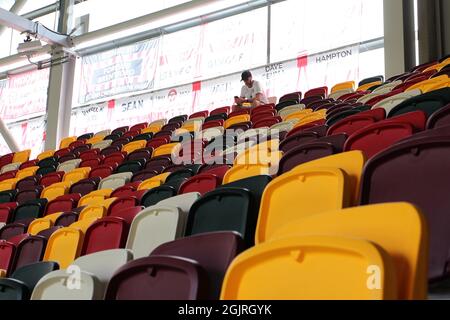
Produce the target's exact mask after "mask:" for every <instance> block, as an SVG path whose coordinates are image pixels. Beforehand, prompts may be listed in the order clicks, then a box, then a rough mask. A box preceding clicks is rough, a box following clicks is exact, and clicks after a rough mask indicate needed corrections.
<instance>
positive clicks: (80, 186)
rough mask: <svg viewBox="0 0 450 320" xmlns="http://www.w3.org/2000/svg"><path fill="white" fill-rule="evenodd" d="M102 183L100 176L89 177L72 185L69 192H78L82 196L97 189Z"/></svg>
mask: <svg viewBox="0 0 450 320" xmlns="http://www.w3.org/2000/svg"><path fill="white" fill-rule="evenodd" d="M99 183H100V178H88V179H83V180H81V181H79V182H77V183H75V184H73V185H72V186H71V187H70V190H69V193H71V194H73V193H78V194H80V195H81V196H82V197H83V196H85V195H87V194H89V193H90V192H92V191H95V190H97V188H98V185H99Z"/></svg>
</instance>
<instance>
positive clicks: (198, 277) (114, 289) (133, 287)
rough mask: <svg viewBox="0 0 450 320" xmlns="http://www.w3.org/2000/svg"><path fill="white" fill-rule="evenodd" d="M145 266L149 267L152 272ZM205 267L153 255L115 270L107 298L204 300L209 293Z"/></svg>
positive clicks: (181, 259)
mask: <svg viewBox="0 0 450 320" xmlns="http://www.w3.org/2000/svg"><path fill="white" fill-rule="evenodd" d="M147 270H152V272H151V274H149V272H147ZM207 283H208V280H207V275H206V273H205V271H204V270H203V269H202V268H201V267H200V265H199V264H198V263H197V262H195V261H192V260H188V259H183V258H178V257H168V256H167V257H166V256H152V257H147V258H142V259H138V260H134V261H132V262H129V263H127V264H126V265H125V266H123V267H121V268H120V269H119V270H117V271H116V273H115V274H114V276H113V277H112V279H111V281H110V282H109V285H108V290H107V292H106V298H105V299H106V300H203V299H206V298H207V296H208V285H207Z"/></svg>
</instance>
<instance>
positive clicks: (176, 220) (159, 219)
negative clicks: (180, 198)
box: [126, 205, 187, 258]
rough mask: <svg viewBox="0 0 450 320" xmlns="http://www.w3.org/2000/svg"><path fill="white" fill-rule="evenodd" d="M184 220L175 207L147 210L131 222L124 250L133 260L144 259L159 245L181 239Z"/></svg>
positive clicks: (184, 217)
mask: <svg viewBox="0 0 450 320" xmlns="http://www.w3.org/2000/svg"><path fill="white" fill-rule="evenodd" d="M186 219H187V217H186V216H185V215H183V213H182V211H181V210H180V209H178V208H176V207H170V206H159V205H157V206H155V207H150V208H147V209H145V210H143V211H142V212H141V213H139V214H138V215H137V216H136V218H135V219H134V220H133V223H132V224H131V228H130V232H129V235H128V240H127V243H126V248H127V249H129V250H132V252H133V253H134V257H135V258H142V257H146V256H148V255H149V254H150V253H151V252H152V251H153V250H154V249H156V248H157V247H158V246H160V245H161V244H163V243H166V242H169V241H173V240H175V239H178V238H181V237H183V236H184V234H185V225H186Z"/></svg>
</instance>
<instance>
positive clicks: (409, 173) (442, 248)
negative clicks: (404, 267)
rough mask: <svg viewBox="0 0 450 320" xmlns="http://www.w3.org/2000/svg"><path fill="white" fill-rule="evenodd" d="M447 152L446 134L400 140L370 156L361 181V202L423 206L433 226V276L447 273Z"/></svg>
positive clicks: (449, 150)
mask: <svg viewBox="0 0 450 320" xmlns="http://www.w3.org/2000/svg"><path fill="white" fill-rule="evenodd" d="M447 154H449V155H450V142H449V140H448V138H446V137H426V138H423V139H417V140H411V141H406V142H403V143H399V144H397V145H396V146H393V147H392V148H390V149H388V150H385V151H384V152H382V153H380V154H379V155H377V156H376V157H374V158H373V159H371V160H369V162H368V163H367V164H366V167H365V169H364V174H363V179H362V184H361V200H360V204H362V205H365V204H377V203H384V202H397V201H406V202H410V203H413V204H415V205H417V206H418V207H419V208H420V209H421V210H422V212H423V214H424V215H425V216H426V218H427V220H428V224H429V228H430V261H429V278H430V279H437V278H441V277H443V276H445V275H446V274H447V267H446V266H447V264H448V252H449V250H450V237H449V235H448V233H447V232H446V230H447V228H448V227H450V219H448V214H447V209H446V208H447V206H448V205H449V204H448V199H449V198H448V197H447V190H449V188H450V185H449V184H448V181H447V179H445V178H444V177H446V175H447V171H448V170H449V169H448V166H447V163H446V161H445V159H447ZM430 186H432V188H431V187H430Z"/></svg>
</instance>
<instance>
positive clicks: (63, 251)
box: [43, 228, 83, 269]
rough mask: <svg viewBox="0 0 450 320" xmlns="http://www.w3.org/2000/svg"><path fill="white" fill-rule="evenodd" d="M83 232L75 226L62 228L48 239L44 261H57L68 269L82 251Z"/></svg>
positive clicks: (62, 267)
mask: <svg viewBox="0 0 450 320" xmlns="http://www.w3.org/2000/svg"><path fill="white" fill-rule="evenodd" d="M82 237H83V233H82V231H81V230H79V229H75V228H62V229H59V230H57V231H56V232H54V233H53V234H52V235H51V237H50V239H49V240H48V244H47V248H46V250H45V254H44V258H43V259H44V261H55V262H57V263H58V264H59V266H60V267H61V269H66V268H67V267H68V266H69V265H70V264H71V263H72V262H73V261H74V260H75V259H76V258H77V257H78V256H79V255H80V253H81V244H82Z"/></svg>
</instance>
